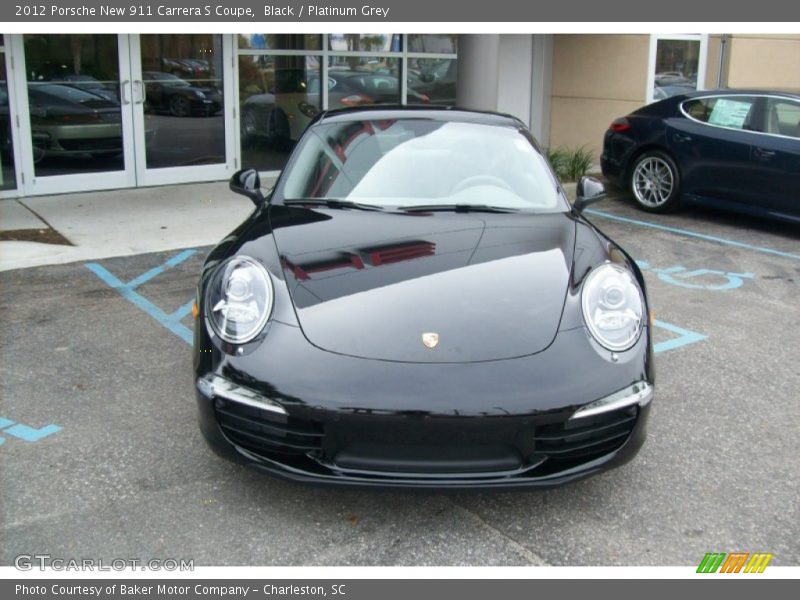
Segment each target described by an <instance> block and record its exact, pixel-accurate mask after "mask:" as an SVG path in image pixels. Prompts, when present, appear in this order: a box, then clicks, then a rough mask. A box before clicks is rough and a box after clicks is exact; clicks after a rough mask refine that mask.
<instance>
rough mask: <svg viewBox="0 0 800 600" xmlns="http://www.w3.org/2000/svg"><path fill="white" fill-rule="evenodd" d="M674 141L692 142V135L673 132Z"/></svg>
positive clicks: (680, 142)
mask: <svg viewBox="0 0 800 600" xmlns="http://www.w3.org/2000/svg"><path fill="white" fill-rule="evenodd" d="M672 141H673V142H677V143H679V144H682V143H683V142H691V141H692V136H690V135H684V134H682V133H673V134H672Z"/></svg>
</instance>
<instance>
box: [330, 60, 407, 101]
mask: <svg viewBox="0 0 800 600" xmlns="http://www.w3.org/2000/svg"><path fill="white" fill-rule="evenodd" d="M328 77H329V80H328V106H329V107H330V108H343V107H347V106H363V105H369V104H400V59H398V58H370V57H362V56H333V57H331V58H330V63H329V69H328Z"/></svg>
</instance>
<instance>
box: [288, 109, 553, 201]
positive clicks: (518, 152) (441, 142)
mask: <svg viewBox="0 0 800 600" xmlns="http://www.w3.org/2000/svg"><path fill="white" fill-rule="evenodd" d="M282 195H283V197H284V199H287V200H293V199H311V198H313V199H330V200H349V201H352V202H359V203H364V204H371V205H377V206H381V207H387V208H392V207H395V208H396V207H404V208H411V207H414V206H432V205H483V206H494V207H502V208H508V209H516V210H535V211H561V210H565V209H566V204H565V203H564V201H563V200H561V199H560V192H559V188H558V184H557V182H556V180H555V178H554V177H553V175H552V173H551V171H550V168H549V167H548V165H547V163H546V161H545V159H544V158H543V157H542V155H541V153H540V152H539V151H538V150H537V149H536V148H535V147H534V146H533V144H532V143H531V141H530V139H529V138H527V137H526V135H524V134H523V133H522V132H520V131H518V130H517V129H516V128H513V127H504V126H497V125H483V124H477V123H464V122H448V121H436V120H425V119H399V120H390V121H351V122H344V123H331V124H322V125H318V126H316V127H314V128H313V129H312V130H311V131H310V132H309V134H308V135H306V136H304V138H303V142H302V143H301V145H300V147H299V148H298V149H297V154H296V158H295V159H294V160H293V161H292V164H291V165H290V167H289V171H288V172H287V174H286V179H285V183H284V184H283V189H282Z"/></svg>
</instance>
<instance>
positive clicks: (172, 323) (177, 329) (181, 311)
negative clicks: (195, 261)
mask: <svg viewBox="0 0 800 600" xmlns="http://www.w3.org/2000/svg"><path fill="white" fill-rule="evenodd" d="M195 252H197V251H196V250H192V249H190V250H184V251H182V252H180V253H178V254H176V255H175V256H173V257H172V258H170V259H169V260H167V261H166V262H164V263H163V264H161V265H159V266H157V267H155V268H153V269H150V270H149V271H146V272H145V273H143V274H141V275H139V276H138V277H135V278H134V279H132V280H131V281H129V282H128V283H125V282H123V281H120V280H119V279H118V278H117V277H116V276H115V275H114V274H113V273H111V272H110V271H109V270H108V269H106V268H105V267H104V266H102V265H100V264H98V263H86V265H85V266H86V268H87V269H89V270H90V271H91V272H92V273H94V274H95V275H97V276H98V277H99V278H100V279H101V280H102V281H103V282H104V283H105V284H106V285H108V286H109V287H111V288H113V289H115V290H117V291H118V292H119V293H120V294H121V295H122V297H123V298H125V299H126V300H128V301H130V302H131V303H132V304H134V305H135V306H137V307H138V308H139V309H141V310H143V311H144V312H146V313H147V314H148V315H150V316H151V317H153V319H155V320H156V321H157V322H158V323H160V324H161V325H162V326H164V327H166V328H167V329H168V330H170V331H171V332H172V333H174V334H175V335H177V336H178V337H179V338H181V339H182V340H183V341H184V342H186V343H187V344H191V343H192V331H191V329H189V328H188V327H186V325H184V324H183V323H181V319H183V318H184V317H185V316H186V315H187V314H189V311H191V309H192V303H191V301H189V302H187V303H186V304H184V305H182V306H181V307H180V308H178V310H176V311H174V312H172V313H166V312H165V311H163V310H162V309H160V308H159V307H158V306H156V305H155V304H153V303H152V302H151V301H150V300H148V299H147V298H145V297H144V296H142V295H141V294H140V293H138V292H137V291H136V288H137V287H138V286H140V285H142V284H143V283H145V282H146V281H149V280H151V279H152V278H153V277H155V276H156V275H159V274H161V273H163V272H164V271H166V270H167V269H169V268H171V267H174V266H177V265H179V264H180V263H182V262H183V261H185V260H186V259H187V258H189V257H190V256H192V255H193V254H194V253H195Z"/></svg>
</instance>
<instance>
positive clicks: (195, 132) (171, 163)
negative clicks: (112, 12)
mask: <svg viewBox="0 0 800 600" xmlns="http://www.w3.org/2000/svg"><path fill="white" fill-rule="evenodd" d="M140 40H141V53H142V81H143V85H144V91H145V102H144V108H145V144H146V152H145V156H146V160H147V167H148V168H164V167H178V166H185V165H207V164H218V163H224V162H225V119H224V116H223V115H224V113H223V110H224V102H223V94H222V90H223V82H222V77H223V69H222V36H221V35H208V34H181V35H150V34H148V35H144V34H143V35H141V36H140Z"/></svg>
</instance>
